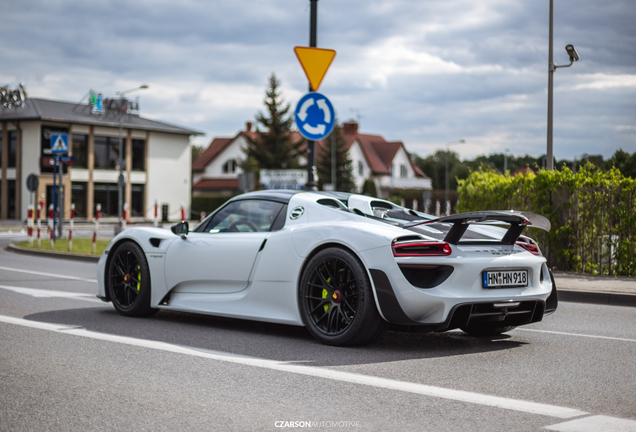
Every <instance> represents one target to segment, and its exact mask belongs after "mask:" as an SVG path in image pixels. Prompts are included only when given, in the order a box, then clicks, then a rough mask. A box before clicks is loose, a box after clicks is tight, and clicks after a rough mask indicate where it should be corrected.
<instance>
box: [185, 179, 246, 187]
mask: <svg viewBox="0 0 636 432" xmlns="http://www.w3.org/2000/svg"><path fill="white" fill-rule="evenodd" d="M238 186H239V184H238V179H236V178H234V179H232V178H228V179H225V178H223V179H203V180H199V181H198V182H196V183H195V184H194V185H192V189H238Z"/></svg>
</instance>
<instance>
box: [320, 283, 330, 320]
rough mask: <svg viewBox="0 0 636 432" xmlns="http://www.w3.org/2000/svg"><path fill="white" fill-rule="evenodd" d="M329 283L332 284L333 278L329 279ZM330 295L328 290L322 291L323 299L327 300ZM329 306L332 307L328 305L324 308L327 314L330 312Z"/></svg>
mask: <svg viewBox="0 0 636 432" xmlns="http://www.w3.org/2000/svg"><path fill="white" fill-rule="evenodd" d="M327 283H331V278H329V279H327ZM328 295H329V291H327V290H326V289H324V288H323V289H322V298H327V296H328ZM329 306H331V305H330V304H326V305H324V306H323V308H325V312H327V311H328V310H329Z"/></svg>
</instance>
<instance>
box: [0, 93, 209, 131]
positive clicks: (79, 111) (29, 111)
mask: <svg viewBox="0 0 636 432" xmlns="http://www.w3.org/2000/svg"><path fill="white" fill-rule="evenodd" d="M122 119H123V123H122V125H123V127H125V128H127V129H141V130H149V131H156V132H166V133H174V134H183V135H204V133H203V132H200V131H196V130H193V129H186V128H182V127H180V126H175V125H172V124H169V123H164V122H160V121H156V120H150V119H147V118H143V117H140V116H139V115H136V114H124V115H123V116H122ZM0 120H4V121H28V120H45V121H53V122H63V123H77V124H87V125H94V126H107V127H119V116H118V115H112V114H107V115H104V116H97V115H94V114H93V115H92V114H91V113H90V108H89V106H88V105H82V104H77V103H72V102H63V101H56V100H49V99H40V98H28V99H27V100H26V101H25V102H24V106H22V107H20V108H5V109H0Z"/></svg>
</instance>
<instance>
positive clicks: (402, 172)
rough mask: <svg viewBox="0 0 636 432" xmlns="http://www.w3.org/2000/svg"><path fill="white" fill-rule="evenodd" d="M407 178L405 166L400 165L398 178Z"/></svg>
mask: <svg viewBox="0 0 636 432" xmlns="http://www.w3.org/2000/svg"><path fill="white" fill-rule="evenodd" d="M407 176H408V171H407V170H406V165H400V177H402V178H406V177H407Z"/></svg>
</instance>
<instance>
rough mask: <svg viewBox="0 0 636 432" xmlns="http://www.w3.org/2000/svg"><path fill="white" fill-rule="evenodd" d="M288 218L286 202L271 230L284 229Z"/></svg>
mask: <svg viewBox="0 0 636 432" xmlns="http://www.w3.org/2000/svg"><path fill="white" fill-rule="evenodd" d="M286 219H287V204H285V205H284V206H283V207H282V208H281V209H280V211H279V212H278V216H276V220H275V221H274V223H273V224H272V228H271V231H278V230H281V229H283V227H284V226H285V220H286Z"/></svg>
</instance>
